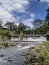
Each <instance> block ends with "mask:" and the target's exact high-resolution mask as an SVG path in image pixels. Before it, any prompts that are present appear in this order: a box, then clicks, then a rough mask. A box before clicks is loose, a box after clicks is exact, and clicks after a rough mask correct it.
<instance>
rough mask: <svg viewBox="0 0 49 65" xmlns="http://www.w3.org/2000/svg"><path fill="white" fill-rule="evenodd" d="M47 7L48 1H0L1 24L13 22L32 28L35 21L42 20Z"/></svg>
mask: <svg viewBox="0 0 49 65" xmlns="http://www.w3.org/2000/svg"><path fill="white" fill-rule="evenodd" d="M48 7H49V0H40V1H37V0H0V19H2V21H3V24H5V23H6V22H7V21H10V22H15V24H16V25H19V23H20V22H23V23H24V24H25V25H27V26H30V27H31V28H34V25H33V21H34V20H35V19H41V20H44V19H45V16H46V9H47V8H48Z"/></svg>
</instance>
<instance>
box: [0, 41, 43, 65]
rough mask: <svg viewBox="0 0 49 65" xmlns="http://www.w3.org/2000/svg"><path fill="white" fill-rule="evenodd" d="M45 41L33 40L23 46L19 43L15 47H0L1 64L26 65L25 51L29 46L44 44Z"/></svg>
mask: <svg viewBox="0 0 49 65" xmlns="http://www.w3.org/2000/svg"><path fill="white" fill-rule="evenodd" d="M42 43H43V42H37V41H36V42H32V43H29V42H28V43H27V45H25V46H22V44H21V42H20V44H17V45H16V46H14V47H9V48H5V49H0V65H25V53H26V52H27V51H28V50H29V48H31V47H34V46H35V45H38V44H42Z"/></svg>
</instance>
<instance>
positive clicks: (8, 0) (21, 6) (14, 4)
mask: <svg viewBox="0 0 49 65" xmlns="http://www.w3.org/2000/svg"><path fill="white" fill-rule="evenodd" d="M0 2H1V3H2V5H3V7H4V8H6V9H7V10H8V11H11V10H14V9H15V10H16V11H17V12H24V11H25V10H26V9H27V5H28V4H29V1H28V0H21V1H20V0H15V1H14V0H0Z"/></svg>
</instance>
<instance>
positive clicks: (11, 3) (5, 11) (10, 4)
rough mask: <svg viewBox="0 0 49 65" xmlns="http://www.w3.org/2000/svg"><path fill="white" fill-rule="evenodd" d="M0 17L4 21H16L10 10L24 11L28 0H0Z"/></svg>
mask: <svg viewBox="0 0 49 65" xmlns="http://www.w3.org/2000/svg"><path fill="white" fill-rule="evenodd" d="M0 3H1V4H0V19H2V20H3V21H4V22H3V24H4V23H6V22H7V21H11V22H13V21H17V19H15V18H14V17H13V15H12V14H11V13H10V12H11V11H14V10H15V11H16V12H25V11H26V9H27V7H28V4H29V1H28V0H21V1H20V0H0Z"/></svg>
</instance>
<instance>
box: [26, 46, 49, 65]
mask: <svg viewBox="0 0 49 65" xmlns="http://www.w3.org/2000/svg"><path fill="white" fill-rule="evenodd" d="M26 65H49V46H44V45H43V46H37V47H35V48H34V49H32V48H31V49H30V50H29V52H28V53H27V54H26Z"/></svg>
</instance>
